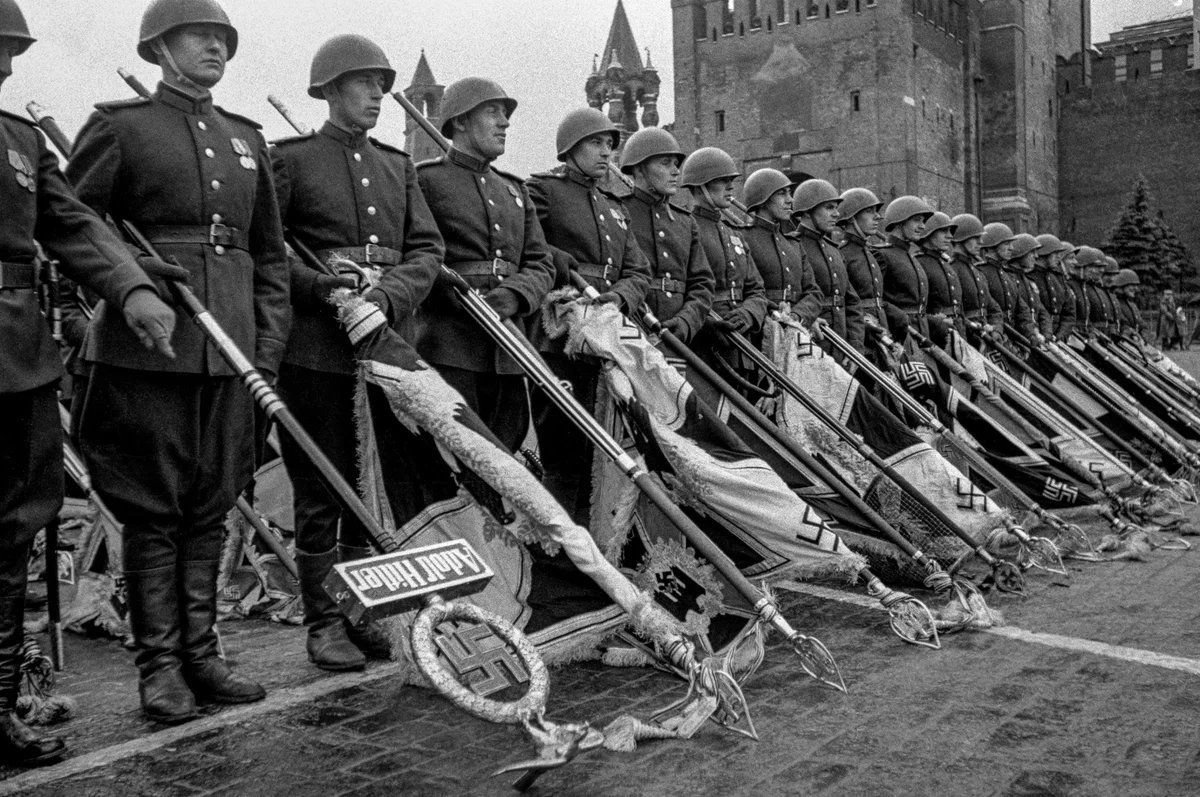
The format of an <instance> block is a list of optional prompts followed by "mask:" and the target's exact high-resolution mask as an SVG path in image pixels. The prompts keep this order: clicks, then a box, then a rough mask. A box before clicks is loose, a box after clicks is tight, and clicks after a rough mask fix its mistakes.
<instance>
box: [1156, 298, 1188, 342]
mask: <svg viewBox="0 0 1200 797" xmlns="http://www.w3.org/2000/svg"><path fill="white" fill-rule="evenodd" d="M1182 312H1183V310H1182V308H1180V307H1179V306H1177V305H1176V304H1175V292H1174V291H1172V290H1171V289H1170V288H1168V289H1167V290H1165V291H1163V293H1162V298H1161V299H1159V301H1158V332H1157V334H1158V339H1159V342H1160V346H1161V348H1162V350H1163V351H1169V350H1170V349H1171V347H1172V346H1177V347H1179V348H1180V349H1182V348H1183V335H1182V332H1181V329H1182V325H1181V324H1180V317H1181V314H1182Z"/></svg>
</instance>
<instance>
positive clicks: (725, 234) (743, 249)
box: [680, 147, 767, 375]
mask: <svg viewBox="0 0 1200 797" xmlns="http://www.w3.org/2000/svg"><path fill="white" fill-rule="evenodd" d="M740 173H741V172H740V171H739V170H738V168H737V166H736V165H735V164H734V162H733V158H731V157H729V155H728V154H727V153H726V152H724V151H723V150H720V149H718V148H716V147H701V148H700V149H698V150H696V151H695V152H693V153H692V154H691V155H688V156H687V158H685V159H684V161H683V170H682V173H681V175H680V177H681V179H680V184H681V185H682V186H684V187H685V188H688V189H691V192H692V199H693V200H694V202H695V206H694V207H693V209H692V215H693V217H694V218H695V219H696V224H697V226H698V227H699V229H700V245H701V246H703V247H704V254H705V255H706V256H707V258H708V262H709V264H710V265H711V266H712V269H713V279H714V281H715V284H714V293H713V297H714V298H713V310H715V311H716V313H717V314H718V315H719V316H720V317H721V321H720V322H719V323H713V322H712V321H711V320H709V321H708V322H707V323H708V326H709V328H710V330H711V331H712V332H718V331H731V332H739V333H741V334H743V335H752V334H754V333H757V332H758V331H759V330H760V329H762V324H763V321H764V319H766V316H767V295H766V291H765V289H764V288H763V282H762V277H761V276H759V273H758V267H757V266H756V265H755V263H754V257H753V255H751V254H750V249H749V247H748V246H747V245H746V231H745V229H743V228H741V227H735V226H733V225H732V224H730V223H729V222H728V221H726V220H725V219H724V218H723V217H722V215H721V212H722V211H724V210H726V209H728V208H729V207H731V206H732V205H733V181H734V179H735V178H736V177H737V176H738V175H739V174H740ZM703 344H704V345H705V346H706V347H708V350H707V351H703V353H704V354H705V355H706V356H709V357H710V358H714V362H717V360H718V359H719V360H723V361H724V362H726V363H728V364H730V365H733V366H734V367H737V368H739V369H740V370H742V371H743V372H744V375H749V371H750V366H749V363H744V362H742V360H741V358H740V357H738V358H733V361H732V362H731V359H730V358H731V357H732V353H731V352H730V351H729V349H728V347H727V346H726V344H724V343H723V342H721V341H720V340H719V339H718V338H717V337H716V336H715V335H713V336H708V337H707V340H704V341H703ZM717 364H718V365H720V362H717Z"/></svg>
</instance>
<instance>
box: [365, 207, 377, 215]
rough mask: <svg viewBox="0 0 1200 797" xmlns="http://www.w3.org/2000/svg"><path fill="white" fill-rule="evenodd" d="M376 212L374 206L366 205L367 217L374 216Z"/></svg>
mask: <svg viewBox="0 0 1200 797" xmlns="http://www.w3.org/2000/svg"><path fill="white" fill-rule="evenodd" d="M377 212H378V211H376V210H375V206H374V205H367V215H368V216H374V215H375V214H376V213H377Z"/></svg>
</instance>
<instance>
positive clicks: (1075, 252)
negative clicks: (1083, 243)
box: [1060, 241, 1091, 340]
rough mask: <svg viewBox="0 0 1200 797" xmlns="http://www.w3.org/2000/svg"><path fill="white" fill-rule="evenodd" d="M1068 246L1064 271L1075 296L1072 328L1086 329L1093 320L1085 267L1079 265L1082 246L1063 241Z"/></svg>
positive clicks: (1064, 245) (1064, 255)
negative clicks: (1085, 279)
mask: <svg viewBox="0 0 1200 797" xmlns="http://www.w3.org/2000/svg"><path fill="white" fill-rule="evenodd" d="M1068 247H1069V251H1066V252H1064V253H1063V271H1064V272H1065V273H1066V274H1067V285H1068V287H1070V289H1071V295H1072V296H1074V297H1075V323H1074V324H1073V325H1072V327H1071V328H1072V329H1075V328H1076V327H1082V328H1083V329H1084V330H1085V331H1086V330H1087V329H1088V326H1089V324H1090V321H1091V302H1090V301H1089V300H1088V292H1087V283H1086V282H1085V281H1084V279H1083V267H1082V266H1080V265H1079V250H1080V248H1079V247H1077V246H1075V245H1074V244H1072V243H1071V242H1070V241H1063V248H1064V249H1067V248H1068ZM1060 339H1062V340H1066V339H1067V338H1066V337H1060Z"/></svg>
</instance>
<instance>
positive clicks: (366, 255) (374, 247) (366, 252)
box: [363, 243, 379, 264]
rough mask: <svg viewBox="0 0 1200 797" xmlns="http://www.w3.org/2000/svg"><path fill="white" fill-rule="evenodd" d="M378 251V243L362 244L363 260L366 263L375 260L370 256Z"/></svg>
mask: <svg viewBox="0 0 1200 797" xmlns="http://www.w3.org/2000/svg"><path fill="white" fill-rule="evenodd" d="M378 252H379V244H371V243H369V244H366V245H364V246H363V262H364V263H368V264H369V263H373V262H375V261H374V260H372V259H371V258H372V257H373V256H374V255H375V254H377V253H378Z"/></svg>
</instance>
